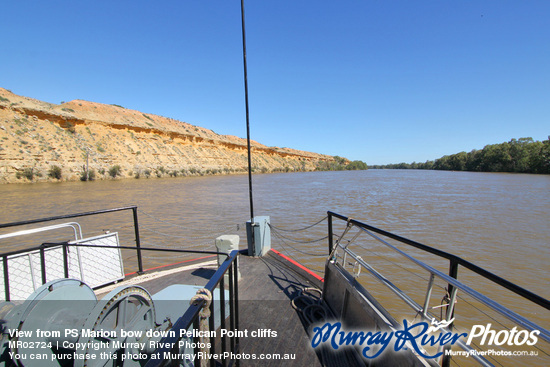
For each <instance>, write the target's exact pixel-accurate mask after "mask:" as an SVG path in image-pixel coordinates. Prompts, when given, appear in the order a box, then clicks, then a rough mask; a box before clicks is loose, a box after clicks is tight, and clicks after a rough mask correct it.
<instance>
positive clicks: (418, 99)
mask: <svg viewBox="0 0 550 367" xmlns="http://www.w3.org/2000/svg"><path fill="white" fill-rule="evenodd" d="M245 6H246V30H247V49H248V72H249V74H248V79H249V93H250V96H249V98H250V122H251V135H252V139H254V140H256V141H259V142H260V143H263V144H265V145H269V146H281V147H290V148H295V149H302V150H308V151H314V152H318V153H323V154H329V155H340V156H344V157H347V158H349V159H352V160H355V159H359V160H363V161H365V162H367V163H368V164H386V163H398V162H413V161H417V162H424V161H426V160H429V159H435V158H439V157H440V156H442V155H445V154H453V153H457V152H460V151H470V150H472V149H478V148H483V146H485V145H486V144H494V143H500V142H503V141H509V140H510V139H512V138H520V137H533V138H534V139H535V140H545V139H547V138H548V135H550V129H549V127H550V27H548V25H547V21H548V17H549V16H550V2H549V1H546V0H544V1H444V0H437V1H435V0H434V1H381V0H376V1H375V0H343V1H324V0H317V1H309V0H293V1H286V0H278V1H268V0H265V1H247V2H246V4H245ZM240 25H241V24H240V2H239V1H236V0H231V1H228V0H208V1H198V0H179V1H159V2H152V1H138V0H134V1H93V2H92V1H55V0H54V1H47V2H46V1H25V2H22V1H8V2H5V3H4V4H3V5H2V14H1V15H0V31H1V34H2V48H1V51H0V55H1V57H0V86H1V87H4V88H7V89H10V90H11V91H13V92H14V93H17V94H21V95H25V96H29V97H33V98H37V99H40V100H44V101H47V102H51V103H60V102H61V101H70V100H72V99H84V100H89V101H95V102H102V103H108V104H118V105H122V106H124V107H127V108H132V109H137V110H140V111H143V112H146V113H154V114H158V115H162V116H167V117H172V118H176V119H179V120H182V121H186V122H189V123H191V124H195V125H199V126H203V127H206V128H209V129H212V130H214V131H215V132H217V133H219V134H229V135H237V136H240V137H245V136H246V130H245V109H244V86H243V67H242V54H241V52H242V51H241V33H240V32H241V29H240Z"/></svg>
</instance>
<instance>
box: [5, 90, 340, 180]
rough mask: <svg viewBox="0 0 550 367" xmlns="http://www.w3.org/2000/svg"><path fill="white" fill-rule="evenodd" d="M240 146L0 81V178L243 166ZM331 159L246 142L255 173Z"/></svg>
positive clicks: (178, 125) (157, 119)
mask: <svg viewBox="0 0 550 367" xmlns="http://www.w3.org/2000/svg"><path fill="white" fill-rule="evenodd" d="M246 148H247V146H246V140H244V139H241V138H238V137H235V136H228V135H218V134H216V133H215V132H213V131H211V130H208V129H204V128H201V127H198V126H194V125H191V124H188V123H185V122H181V121H177V120H174V119H170V118H166V117H161V116H156V115H151V114H144V113H142V112H139V111H135V110H130V109H126V108H123V107H120V106H116V105H105V104H101V103H94V102H87V101H81V100H74V101H71V102H67V103H63V104H60V105H55V104H50V103H46V102H42V101H38V100H35V99H32V98H28V97H23V96H18V95H16V94H13V93H11V92H10V91H8V90H6V89H3V88H0V183H10V182H29V181H48V180H57V179H58V177H61V180H79V179H81V178H82V177H83V176H84V177H86V173H87V172H89V173H91V174H92V175H94V176H95V179H102V178H111V177H112V176H113V174H114V173H118V174H117V175H116V177H149V176H151V177H162V176H168V175H170V176H181V175H199V174H220V173H238V172H246V167H247V154H246V150H247V149H246ZM333 160H334V158H333V157H331V156H326V155H321V154H316V153H310V152H304V151H298V150H293V149H288V148H277V147H267V146H265V145H262V144H259V143H257V142H252V166H253V167H254V169H255V171H256V172H277V171H283V172H285V171H311V170H315V168H316V167H317V165H318V164H319V163H320V162H330V161H333ZM117 166H118V167H119V169H118V168H117ZM55 167H58V168H55Z"/></svg>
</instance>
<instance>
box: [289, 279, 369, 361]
mask: <svg viewBox="0 0 550 367" xmlns="http://www.w3.org/2000/svg"><path fill="white" fill-rule="evenodd" d="M322 295H323V292H322V291H321V290H320V289H318V288H313V287H306V288H302V289H301V290H299V291H298V295H297V296H296V297H294V298H293V299H292V300H291V301H290V302H291V305H292V308H294V309H295V310H296V311H297V312H298V313H299V315H301V317H302V319H303V320H304V323H305V324H306V328H307V330H308V334H310V335H311V334H312V328H313V326H314V325H318V324H322V323H325V322H327V321H328V320H329V319H333V318H334V315H333V314H332V312H331V311H330V309H329V308H328V307H327V306H326V305H325V304H324V303H323V297H322ZM318 351H320V362H321V365H322V366H329V367H333V366H334V367H348V366H354V365H362V364H358V363H357V358H356V357H355V356H354V355H353V351H352V350H351V349H344V350H339V351H338V352H336V351H335V350H332V349H331V348H330V347H329V346H327V345H321V346H319V347H318Z"/></svg>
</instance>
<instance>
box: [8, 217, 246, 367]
mask: <svg viewBox="0 0 550 367" xmlns="http://www.w3.org/2000/svg"><path fill="white" fill-rule="evenodd" d="M125 210H131V211H132V213H133V223H134V232H135V241H136V246H135V247H133V246H102V245H97V244H94V245H90V244H86V243H70V242H68V241H65V242H55V243H43V244H42V245H40V246H35V247H30V248H24V249H21V250H16V251H10V252H5V253H2V254H0V259H1V260H2V262H3V266H4V269H3V270H4V274H3V275H4V287H5V292H6V301H9V300H10V279H9V272H8V259H9V258H11V257H13V256H16V255H19V254H23V253H29V252H33V251H35V252H37V253H38V254H39V256H40V264H41V266H40V272H41V277H40V279H41V283H42V284H45V283H46V282H47V281H48V280H51V279H47V274H46V257H47V256H48V250H51V249H54V248H60V249H62V252H63V254H62V258H63V274H64V276H65V278H68V277H69V270H70V263H69V253H70V249H71V248H77V247H78V248H94V249H102V248H105V249H120V250H136V255H137V258H138V267H139V271H138V273H139V274H142V273H144V271H143V266H142V262H141V255H142V252H143V251H154V252H156V253H161V252H162V253H180V254H181V253H187V254H198V255H224V256H226V260H225V261H224V262H223V263H222V264H221V265H220V267H219V268H218V269H217V271H216V272H215V273H214V274H213V275H212V277H211V278H210V280H209V281H208V283H207V284H206V285H205V286H204V288H205V289H208V290H209V291H210V292H211V294H214V290H215V289H216V288H218V289H219V293H217V294H219V298H220V299H219V300H216V302H211V303H210V316H209V318H208V323H209V328H210V330H215V328H216V326H215V321H214V319H215V317H216V316H218V317H219V320H220V322H221V325H218V326H220V327H221V329H228V330H238V329H239V309H238V271H237V266H238V265H237V257H238V255H239V251H236V250H235V251H232V252H231V253H230V254H229V255H228V254H226V253H222V252H218V251H197V250H181V249H171V248H148V247H141V245H140V239H139V227H138V218H137V207H136V206H129V207H122V208H116V209H107V210H98V211H93V212H86V213H78V214H69V215H63V216H55V217H48V218H43V219H35V220H27V221H20V222H13V223H6V224H0V228H10V227H17V226H25V225H28V224H36V223H44V222H50V221H55V220H62V219H68V218H77V217H85V216H90V215H98V214H105V213H112V212H118V211H125ZM68 226H69V227H73V228H79V227H80V226H79V225H76V226H75V225H74V224H72V223H71V224H70V225H68ZM63 227H67V225H55V226H49V227H42V228H49V229H57V228H63ZM40 231H41V229H31V230H24V231H19V232H15V233H16V235H21V234H27V233H38V232H40ZM9 236H10V235H6V237H9ZM75 236H76V229H75ZM80 237H81V239H82V235H81V234H80ZM226 274H227V275H228V276H227V277H226ZM226 283H228V284H226ZM226 287H227V288H228V296H229V299H226V296H227V295H226V292H225V289H226ZM218 301H219V303H218ZM205 302H206V301H204V300H199V301H198V302H195V303H194V304H192V305H188V304H184V303H182V305H181V309H182V316H181V317H179V319H178V320H177V321H176V322H175V324H174V325H173V327H172V328H171V331H174V332H173V333H167V334H166V335H170V336H169V337H165V338H163V339H162V340H161V341H160V343H159V344H158V345H161V346H163V347H160V348H157V349H156V350H155V351H154V352H153V354H157V355H159V356H164V352H174V354H176V355H181V353H179V349H178V342H179V341H180V339H181V337H179V335H181V333H180V331H181V330H189V328H196V329H198V327H199V326H198V322H199V321H198V320H199V313H200V311H201V309H202V308H203V306H204V303H205ZM226 303H228V305H229V316H227V311H228V310H227V309H226V307H227V306H226ZM216 304H219V306H218V307H216ZM184 311H185V312H184ZM228 324H229V325H228ZM171 335H175V336H174V337H171ZM211 335H212V334H211ZM217 341H218V342H217ZM194 342H195V343H196V344H195V345H199V343H198V337H197V338H195V340H194ZM172 343H173V344H172ZM210 344H211V348H210V350H209V353H210V355H211V356H214V355H218V356H220V357H221V358H218V359H216V358H207V359H208V360H209V364H210V365H211V366H217V365H223V366H227V365H228V364H231V365H233V364H235V365H238V363H239V361H238V359H233V358H232V356H233V355H236V354H238V351H239V338H238V334H235V335H234V336H228V335H225V334H224V335H222V336H221V337H220V338H219V339H218V340H216V338H215V337H214V336H212V337H211V338H210ZM168 345H173V346H174V348H169V347H166V346H168ZM217 348H219V349H220V352H217ZM174 349H178V350H174ZM197 352H198V347H197V348H196V349H195V351H194V353H197ZM168 364H170V360H165V359H150V360H149V361H148V362H147V364H146V366H147V367H153V366H164V365H168Z"/></svg>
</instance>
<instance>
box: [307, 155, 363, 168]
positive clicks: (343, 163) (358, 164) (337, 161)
mask: <svg viewBox="0 0 550 367" xmlns="http://www.w3.org/2000/svg"><path fill="white" fill-rule="evenodd" d="M333 158H334V160H333V161H330V162H327V161H320V162H319V163H317V166H316V168H315V170H316V171H344V170H348V171H354V170H366V169H368V168H369V167H368V166H367V164H366V163H365V162H363V161H352V162H350V161H349V160H347V159H346V158H342V157H339V156H337V155H335V156H334V157H333Z"/></svg>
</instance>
